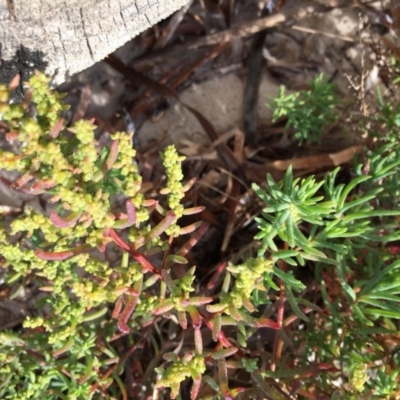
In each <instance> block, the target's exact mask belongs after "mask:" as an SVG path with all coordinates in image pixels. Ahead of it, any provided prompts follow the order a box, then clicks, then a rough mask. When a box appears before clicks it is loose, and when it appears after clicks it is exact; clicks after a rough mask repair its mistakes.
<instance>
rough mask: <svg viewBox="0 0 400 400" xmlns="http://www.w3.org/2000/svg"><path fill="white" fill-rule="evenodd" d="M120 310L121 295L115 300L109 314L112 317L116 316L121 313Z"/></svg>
mask: <svg viewBox="0 0 400 400" xmlns="http://www.w3.org/2000/svg"><path fill="white" fill-rule="evenodd" d="M121 310H122V297H119V298H118V299H117V301H116V302H115V306H114V310H113V312H112V314H111V316H112V318H117V317H118V316H119V315H120V314H121Z"/></svg>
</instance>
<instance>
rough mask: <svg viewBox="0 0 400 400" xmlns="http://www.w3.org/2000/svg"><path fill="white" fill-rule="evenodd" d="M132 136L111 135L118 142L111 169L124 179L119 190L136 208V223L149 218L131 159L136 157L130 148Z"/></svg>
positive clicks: (139, 178)
mask: <svg viewBox="0 0 400 400" xmlns="http://www.w3.org/2000/svg"><path fill="white" fill-rule="evenodd" d="M132 137H133V134H129V135H128V134H126V133H124V132H117V133H115V134H114V135H112V139H113V140H117V141H118V158H117V160H116V162H115V163H114V165H113V166H112V169H116V170H118V171H119V172H120V174H121V175H122V176H123V177H124V179H123V180H122V182H120V184H121V188H122V190H123V191H124V193H125V194H126V196H128V197H129V198H131V199H132V202H133V204H134V206H135V208H136V221H137V222H139V223H140V222H144V221H147V220H148V218H149V215H148V212H147V210H146V209H145V208H144V207H143V205H142V204H143V201H144V196H143V194H142V193H140V189H141V187H142V177H141V176H140V173H139V169H138V166H137V164H136V162H135V160H134V159H133V158H134V157H135V155H136V151H135V149H134V148H133V147H132V146H133V144H132Z"/></svg>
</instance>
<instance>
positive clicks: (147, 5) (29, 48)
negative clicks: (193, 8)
mask: <svg viewBox="0 0 400 400" xmlns="http://www.w3.org/2000/svg"><path fill="white" fill-rule="evenodd" d="M0 1H1V3H0V58H1V66H0V81H3V82H6V81H9V80H10V78H11V77H12V76H14V75H15V74H16V73H22V75H23V76H22V77H23V79H26V77H27V75H28V74H29V73H30V72H31V71H32V70H33V69H34V68H37V69H39V70H42V71H43V72H46V73H47V74H48V75H50V76H51V77H52V78H53V85H58V84H61V83H62V82H64V81H65V80H66V78H68V77H69V76H71V75H73V74H75V73H77V72H80V71H82V70H84V69H86V68H88V67H90V66H91V65H92V64H94V63H95V62H96V61H99V60H101V59H103V58H104V57H106V56H107V55H108V54H110V53H111V52H113V51H114V50H116V49H117V48H118V47H120V46H122V45H123V44H125V43H126V42H128V41H129V40H130V39H132V38H133V37H135V36H136V35H138V34H139V33H141V32H142V31H144V30H145V29H147V28H149V27H151V26H152V25H154V24H156V23H157V22H159V21H160V20H162V19H164V18H166V17H168V16H169V15H171V14H172V13H173V12H175V11H176V10H178V9H179V8H180V7H182V6H184V5H185V4H186V3H187V2H188V0H0Z"/></svg>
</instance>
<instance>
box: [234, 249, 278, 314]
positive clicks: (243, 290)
mask: <svg viewBox="0 0 400 400" xmlns="http://www.w3.org/2000/svg"><path fill="white" fill-rule="evenodd" d="M227 270H228V271H229V272H231V273H232V275H234V277H235V278H236V279H235V284H234V286H233V288H232V290H231V291H230V292H229V294H228V297H229V299H230V301H231V302H232V303H233V305H234V306H235V307H236V308H241V307H242V306H243V300H244V299H245V300H248V299H249V298H250V296H251V294H252V292H253V290H254V289H259V290H265V288H264V286H263V283H262V282H263V275H264V273H269V272H272V263H271V261H269V260H267V259H265V258H264V257H257V258H249V259H248V260H246V262H245V263H244V264H242V265H238V266H233V265H230V266H229V267H228V268H227Z"/></svg>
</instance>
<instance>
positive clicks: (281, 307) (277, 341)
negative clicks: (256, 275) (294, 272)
mask: <svg viewBox="0 0 400 400" xmlns="http://www.w3.org/2000/svg"><path fill="white" fill-rule="evenodd" d="M288 247H289V246H288V243H286V242H285V244H284V250H287V249H288ZM280 268H281V270H282V271H285V270H286V262H285V261H283V260H281V262H280ZM279 289H280V293H279V302H278V311H277V315H276V320H277V323H278V324H279V327H280V329H283V318H284V312H285V297H286V296H285V285H284V283H283V282H282V280H280V281H279ZM282 349H283V340H282V338H281V337H280V336H279V333H278V332H276V333H275V338H274V348H273V352H272V361H271V366H270V368H271V371H275V369H276V362H277V361H278V360H280V358H281V355H282Z"/></svg>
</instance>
